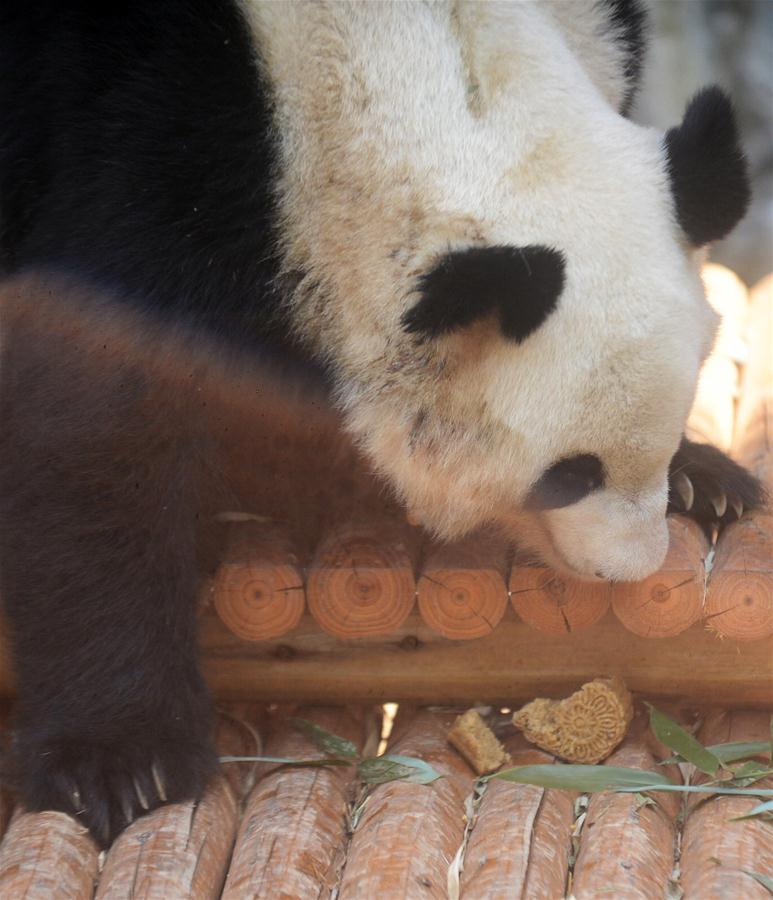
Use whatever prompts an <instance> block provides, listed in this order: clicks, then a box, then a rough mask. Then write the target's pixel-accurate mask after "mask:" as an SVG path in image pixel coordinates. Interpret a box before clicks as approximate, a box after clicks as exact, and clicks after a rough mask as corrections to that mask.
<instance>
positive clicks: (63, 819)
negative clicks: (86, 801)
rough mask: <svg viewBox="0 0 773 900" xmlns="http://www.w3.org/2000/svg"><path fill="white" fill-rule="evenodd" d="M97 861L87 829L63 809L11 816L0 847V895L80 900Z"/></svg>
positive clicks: (89, 888)
mask: <svg viewBox="0 0 773 900" xmlns="http://www.w3.org/2000/svg"><path fill="white" fill-rule="evenodd" d="M98 859H99V849H98V847H97V845H96V844H95V843H94V841H93V840H92V839H91V837H90V835H89V833H88V831H87V830H86V829H85V828H84V827H83V825H81V824H80V822H78V821H76V820H75V819H73V818H71V817H70V816H68V815H66V814H65V813H61V812H40V813H21V814H17V815H16V816H14V818H13V821H12V822H11V824H10V826H9V828H8V832H7V833H6V835H5V838H4V839H3V843H2V845H0V897H8V898H9V900H10V898H12V897H13V898H15V897H18V898H24V900H51V898H52V897H56V898H57V900H85V898H88V897H91V896H92V894H93V891H94V882H95V880H96V877H97V867H98Z"/></svg>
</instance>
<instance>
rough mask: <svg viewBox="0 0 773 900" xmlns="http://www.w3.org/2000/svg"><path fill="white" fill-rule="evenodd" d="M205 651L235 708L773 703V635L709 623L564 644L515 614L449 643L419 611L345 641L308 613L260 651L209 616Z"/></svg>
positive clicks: (615, 632)
mask: <svg viewBox="0 0 773 900" xmlns="http://www.w3.org/2000/svg"><path fill="white" fill-rule="evenodd" d="M201 644H202V649H203V655H204V669H205V673H206V675H207V678H208V680H209V683H210V685H211V686H212V688H213V690H214V692H215V694H216V695H218V696H221V697H223V698H231V699H237V698H245V697H249V698H250V699H253V700H267V701H271V702H280V703H281V702H284V701H291V700H298V699H301V698H302V699H303V700H304V701H305V702H312V703H318V702H324V703H358V702H369V703H370V702H381V701H389V700H392V701H398V702H412V703H435V704H438V703H470V702H475V701H483V702H492V703H502V704H506V705H510V704H514V703H519V702H522V701H526V700H531V699H533V698H534V697H537V696H542V697H560V696H565V695H566V694H567V693H569V692H571V691H572V690H575V689H576V688H577V687H578V686H579V685H580V684H582V683H583V682H585V681H589V680H590V679H592V678H596V677H598V676H601V675H619V676H621V677H622V678H623V679H624V680H625V682H626V683H627V685H628V686H629V688H631V690H633V691H637V692H641V693H643V694H646V695H647V696H648V697H650V698H658V697H661V698H673V699H675V700H680V701H689V702H702V703H712V704H722V703H728V704H730V703H732V704H734V705H735V706H748V707H752V706H760V705H769V704H773V638H766V639H764V640H759V641H753V642H741V641H735V640H732V639H730V638H724V639H720V638H718V637H717V636H716V635H715V634H712V633H711V632H710V631H708V630H707V629H706V628H705V627H704V626H703V625H701V624H700V623H698V624H696V625H693V626H692V628H690V629H688V630H687V631H684V632H682V633H681V634H679V635H675V636H673V637H663V638H658V639H647V638H642V637H638V636H637V635H635V634H632V633H631V632H630V631H628V630H627V629H626V628H624V627H623V626H622V625H621V624H620V623H619V622H618V621H617V620H616V619H615V617H614V616H613V615H612V614H611V613H607V615H606V616H605V617H604V619H602V621H600V622H598V623H597V624H596V625H594V626H593V627H592V628H588V629H586V630H583V631H577V632H572V633H567V634H563V635H555V634H544V633H540V632H537V631H535V629H534V628H532V627H531V626H529V625H526V624H525V623H524V622H522V621H520V620H519V619H518V617H517V616H516V615H515V613H514V612H513V611H512V610H510V609H508V610H507V611H506V612H505V615H504V617H503V619H502V621H501V622H500V623H499V625H498V626H497V628H496V629H495V630H494V631H493V632H492V633H491V634H489V635H487V636H485V637H482V638H479V639H477V640H473V641H451V640H448V639H446V638H443V637H441V636H440V635H438V634H437V633H436V632H434V631H432V629H430V628H429V627H428V626H427V625H426V624H424V622H423V621H422V619H421V617H420V616H419V615H418V613H417V612H413V613H412V614H411V615H410V616H409V618H408V619H407V620H406V621H405V622H404V623H403V625H402V626H401V627H400V628H399V629H396V630H395V631H394V632H393V633H391V634H390V635H388V636H386V637H383V636H381V637H371V638H359V639H356V640H350V641H341V640H339V639H336V638H333V637H331V636H330V635H327V634H325V633H324V632H322V631H320V629H319V627H318V626H317V625H316V623H315V622H314V620H313V619H312V618H311V616H310V615H308V614H305V615H304V616H303V618H302V619H301V622H300V624H299V626H298V628H297V629H296V630H295V631H294V632H293V633H292V634H289V635H285V636H283V638H282V639H280V640H275V641H266V642H260V643H254V642H246V641H240V640H239V639H238V638H236V637H234V636H233V635H232V634H231V633H230V632H229V631H228V629H227V628H226V626H225V625H223V623H222V622H221V621H219V620H218V618H217V617H216V616H215V615H214V614H213V613H212V612H211V611H208V612H206V613H205V614H204V615H203V617H202V637H201Z"/></svg>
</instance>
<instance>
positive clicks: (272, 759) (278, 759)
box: [220, 756, 352, 767]
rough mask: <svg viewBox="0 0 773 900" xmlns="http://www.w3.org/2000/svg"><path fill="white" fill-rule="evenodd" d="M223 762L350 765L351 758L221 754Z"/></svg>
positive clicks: (284, 764)
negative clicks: (293, 757) (300, 757)
mask: <svg viewBox="0 0 773 900" xmlns="http://www.w3.org/2000/svg"><path fill="white" fill-rule="evenodd" d="M220 762H221V763H232V762H268V763H281V764H282V765H283V766H298V767H300V766H350V765H351V764H352V763H351V760H348V759H336V758H335V757H333V756H326V757H325V758H324V759H290V758H289V757H286V756H221V757H220Z"/></svg>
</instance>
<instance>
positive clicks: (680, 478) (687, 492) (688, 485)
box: [674, 472, 695, 512]
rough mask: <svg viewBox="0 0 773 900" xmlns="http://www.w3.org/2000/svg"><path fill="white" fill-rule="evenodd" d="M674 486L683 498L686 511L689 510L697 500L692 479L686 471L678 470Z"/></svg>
mask: <svg viewBox="0 0 773 900" xmlns="http://www.w3.org/2000/svg"><path fill="white" fill-rule="evenodd" d="M674 488H675V489H676V492H677V494H679V496H680V497H681V499H682V503H683V504H684V510H685V512H689V511H690V510H691V509H692V505H693V503H694V502H695V490H694V488H693V486H692V481H690V479H689V478H688V477H687V476H686V475H685V474H684V472H677V473H676V475H674Z"/></svg>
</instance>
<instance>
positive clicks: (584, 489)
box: [525, 453, 604, 510]
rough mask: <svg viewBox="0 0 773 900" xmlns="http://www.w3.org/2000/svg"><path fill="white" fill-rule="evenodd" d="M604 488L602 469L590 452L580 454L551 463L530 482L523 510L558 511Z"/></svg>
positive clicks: (598, 461) (597, 459)
mask: <svg viewBox="0 0 773 900" xmlns="http://www.w3.org/2000/svg"><path fill="white" fill-rule="evenodd" d="M603 485H604V467H603V465H602V463H601V460H600V459H599V458H598V456H595V455H594V454H593V453H580V454H578V455H577V456H570V457H567V458H565V459H561V460H559V461H558V462H557V463H554V464H553V465H552V466H550V468H548V469H546V470H545V471H544V472H543V473H542V475H541V476H540V477H539V479H538V480H537V481H536V482H535V483H534V485H533V486H532V488H531V490H530V491H529V494H528V496H527V498H526V504H525V506H526V508H527V509H535V510H547V509H560V508H561V507H564V506H571V504H572V503H577V501H578V500H582V498H583V497H587V496H588V494H590V493H592V492H593V491H596V490H598V489H599V488H601V487H603Z"/></svg>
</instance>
